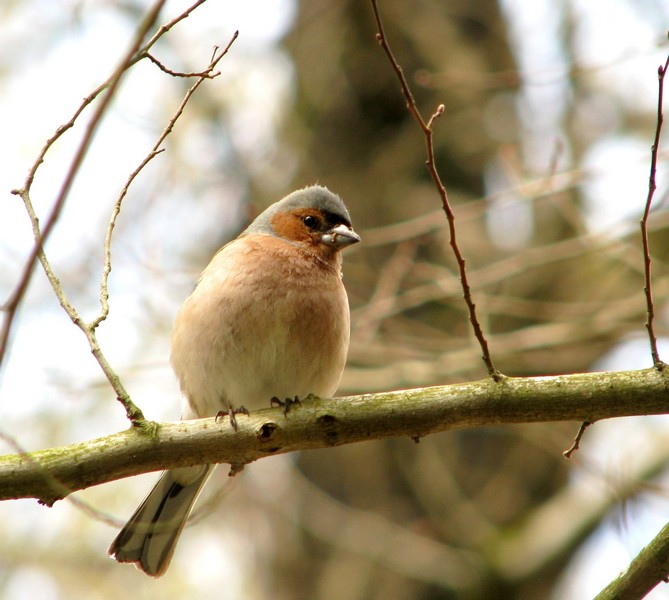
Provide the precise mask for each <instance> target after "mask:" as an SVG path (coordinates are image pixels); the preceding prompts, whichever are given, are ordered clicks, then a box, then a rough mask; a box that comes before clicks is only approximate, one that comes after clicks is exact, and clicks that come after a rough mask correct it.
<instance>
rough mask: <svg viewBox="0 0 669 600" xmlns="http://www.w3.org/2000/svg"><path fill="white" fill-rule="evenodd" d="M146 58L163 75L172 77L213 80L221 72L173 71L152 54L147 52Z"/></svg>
mask: <svg viewBox="0 0 669 600" xmlns="http://www.w3.org/2000/svg"><path fill="white" fill-rule="evenodd" d="M145 56H146V58H148V59H149V60H150V61H151V62H152V63H153V64H154V65H156V66H157V67H158V68H159V69H160V70H161V71H162V72H163V73H167V74H168V75H172V77H204V78H206V79H213V78H214V77H218V75H220V73H219V72H216V73H210V72H209V71H208V70H207V71H201V72H199V73H195V72H190V73H186V72H184V71H173V70H172V69H170V68H169V67H167V66H165V65H164V64H163V63H162V62H160V61H159V60H158V59H157V58H156V57H155V56H153V54H151V53H150V52H147V53H146V54H145Z"/></svg>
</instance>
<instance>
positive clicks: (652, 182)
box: [641, 56, 669, 369]
mask: <svg viewBox="0 0 669 600" xmlns="http://www.w3.org/2000/svg"><path fill="white" fill-rule="evenodd" d="M667 68H669V56H668V57H667V60H666V61H665V63H664V66H662V65H660V66H659V67H658V69H657V78H658V92H657V125H656V127H655V139H654V140H653V146H652V148H651V159H650V177H649V179H648V197H647V198H646V207H645V209H644V211H643V217H642V219H641V240H642V244H643V264H644V276H645V285H644V288H643V291H644V293H645V295H646V315H647V319H646V329H647V330H648V337H649V340H650V351H651V355H652V357H653V364H654V365H655V366H656V367H657V368H658V369H662V368H663V366H664V363H663V362H662V361H661V360H660V354H659V352H658V349H657V336H656V335H655V326H654V323H655V305H654V303H653V288H652V279H651V258H650V244H649V242H648V216H649V214H650V208H651V205H652V203H653V196H654V195H655V190H656V189H657V182H656V173H657V154H658V148H659V146H660V135H661V133H662V123H663V122H664V115H663V111H662V104H663V101H664V76H665V75H666V73H667Z"/></svg>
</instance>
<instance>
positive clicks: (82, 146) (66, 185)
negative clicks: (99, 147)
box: [0, 0, 165, 364]
mask: <svg viewBox="0 0 669 600" xmlns="http://www.w3.org/2000/svg"><path fill="white" fill-rule="evenodd" d="M164 3H165V0H158V1H157V2H156V3H155V4H154V5H153V6H152V7H151V9H150V10H149V11H148V13H147V14H146V16H145V17H144V20H143V21H142V24H141V25H140V27H139V28H138V30H137V33H136V34H135V37H134V39H133V41H132V43H131V45H130V48H129V49H128V51H127V52H126V54H125V56H124V57H123V59H122V60H121V61H120V62H119V64H118V66H117V67H116V69H115V70H114V72H113V74H112V75H111V77H110V78H109V79H108V80H107V82H106V83H105V84H103V85H102V86H100V87H98V88H97V89H96V90H95V91H94V92H93V93H92V94H90V95H89V96H88V97H87V98H86V99H85V100H84V102H83V103H82V104H81V106H80V107H79V108H78V109H77V111H76V112H75V115H74V117H73V118H72V119H71V120H70V121H69V122H68V123H67V124H66V125H65V126H63V127H59V128H58V130H57V131H56V133H55V134H54V136H52V138H51V139H50V140H49V141H48V142H47V144H46V145H45V146H44V148H43V149H42V151H41V152H40V155H39V156H38V159H37V161H36V162H35V163H34V164H33V166H32V167H31V169H30V171H29V172H28V177H27V178H26V181H25V182H24V185H23V187H22V188H21V189H16V190H12V193H13V194H15V195H17V196H20V197H21V199H22V200H23V202H24V203H26V200H28V201H29V195H30V188H31V186H32V182H33V179H34V177H35V173H36V171H37V168H38V167H39V165H40V164H41V163H42V161H43V160H44V156H45V154H46V152H47V151H48V150H49V149H50V148H51V146H52V145H53V143H54V142H55V141H56V140H57V139H58V138H59V137H60V136H61V135H62V134H63V132H64V131H65V130H67V129H69V128H70V127H72V125H73V124H74V121H75V120H76V119H77V117H78V116H79V115H80V114H81V112H82V111H83V110H84V109H85V108H86V106H88V105H89V104H90V103H91V102H92V101H93V99H94V98H96V97H97V96H98V95H99V94H100V92H101V91H102V90H106V94H105V95H104V96H103V97H102V100H101V102H100V103H99V104H98V106H97V108H96V110H95V112H94V113H93V115H92V117H91V120H90V121H89V123H88V125H87V127H86V130H85V132H84V135H83V138H82V140H81V142H80V143H79V147H78V148H77V151H76V153H75V155H74V158H73V159H72V162H71V164H70V168H69V170H68V172H67V174H66V176H65V180H64V181H63V184H62V186H61V189H60V191H59V193H58V196H57V197H56V200H55V201H54V204H53V207H52V209H51V212H50V213H49V216H48V217H47V219H46V222H45V224H44V227H43V228H41V229H40V228H39V224H38V225H37V230H36V235H35V245H34V246H33V249H32V251H31V253H30V255H29V257H28V259H27V260H26V263H25V266H24V268H23V272H22V274H21V277H20V278H19V282H18V284H17V286H16V288H15V290H14V292H13V293H12V295H11V296H10V299H9V300H8V301H7V302H6V303H5V305H4V306H3V309H4V310H5V313H6V314H5V321H4V323H3V329H2V332H1V333H0V364H2V361H3V359H4V357H5V353H6V350H7V346H8V343H9V337H10V334H11V328H12V324H13V322H14V319H15V316H16V311H17V309H18V307H19V305H20V304H21V301H22V299H23V297H24V295H25V293H26V291H27V289H28V284H29V283H30V279H31V277H32V272H33V269H34V267H35V262H36V261H37V259H38V257H39V254H40V253H41V252H42V250H43V248H44V246H45V244H46V241H47V239H48V238H49V235H50V234H51V232H52V231H53V228H54V226H55V225H56V222H57V221H58V218H59V217H60V213H61V211H62V209H63V206H64V205H65V201H66V200H67V197H68V194H69V192H70V189H71V187H72V184H73V183H74V179H75V177H76V175H77V173H78V172H79V169H80V167H81V164H82V162H83V160H84V157H85V156H86V153H87V151H88V148H89V147H90V144H91V142H92V140H93V136H94V134H95V132H96V131H97V129H98V126H99V125H100V122H101V121H102V117H103V116H104V114H105V113H106V110H107V107H108V106H109V105H110V102H111V100H112V98H113V97H114V94H115V92H116V90H117V89H118V86H119V84H120V81H121V78H122V76H123V74H124V73H125V71H126V70H127V68H128V65H129V63H130V62H131V61H132V59H133V57H134V56H135V55H136V54H137V51H138V49H139V48H140V46H141V44H142V41H143V40H144V38H145V37H146V34H147V33H148V31H149V29H150V28H151V27H152V26H153V24H154V23H155V21H156V19H157V18H158V15H159V13H160V10H161V9H162V7H163V4H164Z"/></svg>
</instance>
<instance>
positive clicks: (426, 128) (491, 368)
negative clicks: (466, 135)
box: [371, 0, 502, 381]
mask: <svg viewBox="0 0 669 600" xmlns="http://www.w3.org/2000/svg"><path fill="white" fill-rule="evenodd" d="M371 3H372V9H373V11H374V18H375V19H376V25H377V28H378V33H377V34H376V39H377V41H378V42H379V44H380V45H381V47H382V48H383V51H384V52H385V54H386V56H387V57H388V60H389V61H390V64H391V66H392V68H393V70H394V71H395V73H396V75H397V78H398V79H399V82H400V85H401V87H402V93H403V94H404V98H405V99H406V102H407V109H408V110H409V112H410V113H411V114H412V115H413V117H414V119H415V120H416V122H417V123H418V125H419V127H420V128H421V130H422V132H423V135H424V136H425V145H426V149H427V161H426V164H427V168H428V170H429V172H430V175H431V177H432V180H433V181H434V184H435V186H436V187H437V191H438V192H439V195H440V196H441V204H442V206H443V209H444V212H445V213H446V218H447V219H448V230H449V236H450V240H449V243H450V246H451V248H452V249H453V254H454V255H455V259H456V262H457V263H458V269H459V271H460V283H461V284H462V292H463V296H464V300H465V302H466V304H467V309H468V310H469V320H470V321H471V324H472V327H473V329H474V335H475V336H476V339H477V340H478V342H479V344H480V346H481V351H482V353H483V355H482V358H483V361H484V362H485V365H486V367H487V369H488V374H489V375H490V376H491V377H492V378H493V379H494V380H495V381H500V380H501V379H502V374H501V373H500V372H499V371H498V370H497V369H496V368H495V365H494V363H493V361H492V357H491V356H490V349H489V348H488V340H487V339H486V337H485V334H484V333H483V329H482V327H481V324H480V322H479V319H478V316H477V314H476V305H475V304H474V301H473V299H472V293H471V288H470V286H469V280H468V278H467V270H466V265H465V259H464V257H463V256H462V253H461V252H460V248H459V246H458V242H457V236H456V227H455V213H454V212H453V209H452V208H451V204H450V201H449V199H448V194H447V192H446V188H445V187H444V184H443V183H442V181H441V177H440V176H439V172H438V171H437V167H436V164H435V157H434V144H433V140H432V130H433V125H434V122H435V121H436V119H437V118H439V117H440V116H442V115H443V114H444V111H445V108H444V105H443V104H440V105H439V106H438V107H437V109H436V110H435V112H434V113H433V114H432V116H431V117H430V118H429V120H428V121H427V122H425V119H424V118H423V116H422V115H421V113H420V111H419V110H418V106H417V105H416V101H415V99H414V97H413V94H412V92H411V88H410V87H409V84H408V82H407V80H406V77H405V76H404V72H403V71H402V67H401V66H400V64H399V62H398V61H397V59H396V58H395V55H394V54H393V52H392V50H391V49H390V46H389V44H388V41H387V39H386V34H385V30H384V28H383V22H382V21H381V15H380V14H379V8H378V5H377V1H376V0H371Z"/></svg>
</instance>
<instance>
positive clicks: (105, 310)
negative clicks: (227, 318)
mask: <svg viewBox="0 0 669 600" xmlns="http://www.w3.org/2000/svg"><path fill="white" fill-rule="evenodd" d="M238 36H239V32H238V31H235V33H234V34H233V36H232V38H231V39H230V41H229V42H228V44H227V46H226V47H225V48H224V49H223V50H222V51H220V52H219V48H218V47H215V48H214V52H213V55H212V58H211V62H210V63H209V66H208V67H207V68H206V69H205V70H204V71H203V72H202V73H201V74H199V75H198V80H197V81H196V82H195V83H194V84H193V85H192V86H191V87H190V89H189V90H188V91H187V92H186V95H185V96H184V98H183V100H182V101H181V104H180V105H179V107H178V108H177V110H176V112H175V113H174V115H173V116H172V118H171V119H170V120H169V122H168V123H167V125H166V126H165V128H164V129H163V131H162V133H161V134H160V136H159V137H158V140H157V141H156V143H155V144H154V146H153V148H152V149H151V151H150V152H149V153H148V154H147V156H146V157H145V158H144V160H142V162H141V163H140V164H139V166H138V167H137V168H136V169H135V170H134V171H133V172H132V173H131V174H130V176H129V177H128V180H127V181H126V183H125V185H124V186H123V189H122V190H121V193H120V194H119V197H118V198H117V200H116V202H115V203H114V208H113V210H112V214H111V217H110V219H109V224H108V226H107V233H106V235H105V242H104V266H103V270H102V280H101V282H100V304H101V307H102V310H101V312H100V314H99V315H98V317H97V318H96V319H94V320H93V321H92V322H91V323H90V325H89V327H90V328H91V329H93V330H94V329H96V328H97V327H98V325H100V323H102V321H104V320H105V319H106V318H107V316H108V315H109V290H108V283H109V274H110V273H111V270H112V265H111V240H112V234H113V232H114V227H115V226H116V220H117V218H118V215H119V213H120V212H121V206H122V204H123V200H124V199H125V197H126V195H127V193H128V190H129V189H130V186H131V185H132V182H133V181H134V180H135V178H136V177H137V176H138V175H139V173H140V172H141V171H142V170H143V169H144V167H146V165H147V164H148V163H149V162H150V161H151V160H153V159H154V158H155V157H156V156H158V154H160V153H161V152H163V151H164V148H161V146H162V144H163V142H164V141H165V139H166V138H167V136H168V135H169V134H170V133H171V132H172V130H173V129H174V125H175V124H176V122H177V120H178V119H179V117H180V116H181V115H182V114H183V111H184V109H185V108H186V104H187V103H188V101H189V100H190V98H191V96H192V95H193V94H194V93H195V90H197V88H198V87H199V86H200V85H201V84H202V83H203V82H204V81H206V80H207V79H212V78H213V77H216V76H217V75H218V73H213V70H214V69H215V68H216V65H217V64H218V63H219V61H220V60H221V59H222V58H223V57H224V56H225V55H226V54H227V53H228V50H230V47H231V46H232V44H233V43H234V42H235V40H236V39H237V37H238ZM175 76H176V77H179V76H180V75H175ZM184 76H187V75H184Z"/></svg>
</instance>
